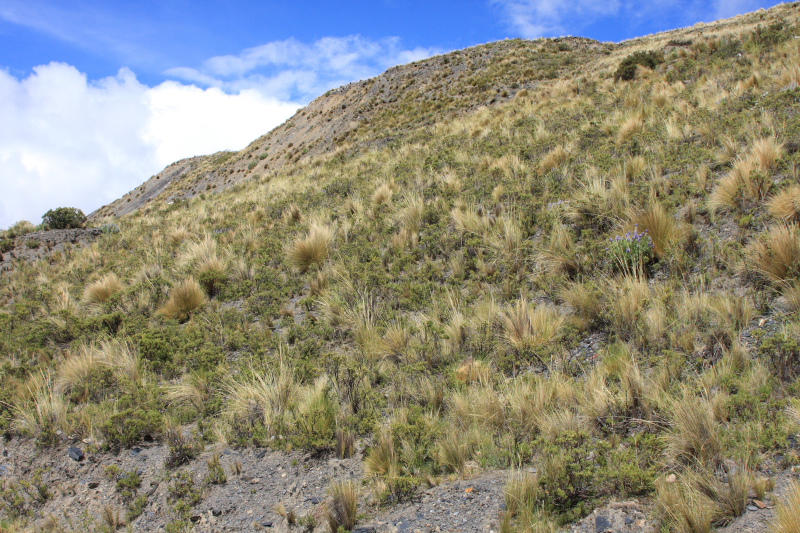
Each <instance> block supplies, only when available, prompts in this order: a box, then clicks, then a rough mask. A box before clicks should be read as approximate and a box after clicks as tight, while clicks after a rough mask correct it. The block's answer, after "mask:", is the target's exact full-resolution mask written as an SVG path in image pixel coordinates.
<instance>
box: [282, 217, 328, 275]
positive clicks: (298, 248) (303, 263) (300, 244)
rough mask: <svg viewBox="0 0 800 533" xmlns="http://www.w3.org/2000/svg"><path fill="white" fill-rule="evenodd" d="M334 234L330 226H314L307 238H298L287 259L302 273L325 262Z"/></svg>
mask: <svg viewBox="0 0 800 533" xmlns="http://www.w3.org/2000/svg"><path fill="white" fill-rule="evenodd" d="M333 237H334V232H333V230H332V229H331V228H330V227H329V226H323V225H320V224H312V226H311V228H310V229H309V230H308V234H307V235H306V236H305V237H301V238H298V239H297V240H295V241H294V243H293V244H292V245H291V247H290V248H289V251H288V254H287V259H288V261H289V263H290V264H291V265H292V266H294V267H295V268H297V269H298V270H299V271H300V272H306V271H308V269H309V268H311V267H312V266H313V265H317V264H320V263H322V262H323V261H325V259H327V257H328V253H329V251H330V246H331V244H332V243H333Z"/></svg>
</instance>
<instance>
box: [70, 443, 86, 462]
mask: <svg viewBox="0 0 800 533" xmlns="http://www.w3.org/2000/svg"><path fill="white" fill-rule="evenodd" d="M67 455H69V458H70V459H72V460H73V461H79V462H80V461H83V458H84V457H85V455H84V454H83V450H81V449H80V448H77V447H75V446H70V447H69V449H68V450H67Z"/></svg>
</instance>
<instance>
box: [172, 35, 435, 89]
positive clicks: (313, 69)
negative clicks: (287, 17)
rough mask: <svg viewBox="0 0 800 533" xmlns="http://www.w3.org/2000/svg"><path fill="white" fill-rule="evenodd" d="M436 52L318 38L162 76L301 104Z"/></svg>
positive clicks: (394, 41) (391, 41)
mask: <svg viewBox="0 0 800 533" xmlns="http://www.w3.org/2000/svg"><path fill="white" fill-rule="evenodd" d="M437 53H441V50H438V49H433V48H421V47H417V48H413V49H404V48H403V47H402V45H401V42H400V39H398V38H396V37H389V38H386V39H381V40H377V41H375V40H371V39H366V38H363V37H361V36H359V35H350V36H346V37H324V38H322V39H319V40H317V41H315V42H313V43H310V44H309V43H303V42H300V41H298V40H296V39H286V40H284V41H273V42H270V43H266V44H262V45H260V46H256V47H253V48H248V49H245V50H242V51H241V52H240V53H239V54H237V55H224V56H216V57H212V58H210V59H208V60H207V61H205V62H204V63H203V65H202V66H201V67H199V68H192V67H177V68H172V69H170V70H168V71H167V72H166V74H167V75H170V76H173V77H176V78H178V79H181V80H185V81H191V82H195V83H200V84H203V85H206V86H209V87H221V88H223V89H225V90H227V91H231V90H233V91H236V90H242V89H256V90H259V91H261V92H262V93H264V94H269V95H272V96H275V97H278V98H281V99H292V100H296V101H302V102H307V101H309V100H310V99H311V98H313V97H315V96H318V95H320V94H322V93H324V92H325V91H327V90H328V89H331V88H333V87H337V86H339V85H342V84H344V83H348V82H351V81H355V80H360V79H365V78H369V77H372V76H376V75H378V74H380V73H381V72H383V71H384V70H386V69H387V68H389V67H392V66H395V65H398V64H403V63H410V62H412V61H417V60H420V59H424V58H426V57H430V56H432V55H434V54H437Z"/></svg>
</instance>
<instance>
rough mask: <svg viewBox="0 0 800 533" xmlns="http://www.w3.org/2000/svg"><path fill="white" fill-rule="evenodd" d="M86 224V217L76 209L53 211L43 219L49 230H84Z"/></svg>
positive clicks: (65, 208) (64, 208) (66, 208)
mask: <svg viewBox="0 0 800 533" xmlns="http://www.w3.org/2000/svg"><path fill="white" fill-rule="evenodd" d="M85 223H86V215H84V214H83V211H81V210H80V209H77V208H75V207H59V208H57V209H51V210H50V211H48V212H47V213H45V214H44V216H43V217H42V224H44V225H45V226H46V227H47V228H48V229H70V228H82V227H83V225H84V224H85Z"/></svg>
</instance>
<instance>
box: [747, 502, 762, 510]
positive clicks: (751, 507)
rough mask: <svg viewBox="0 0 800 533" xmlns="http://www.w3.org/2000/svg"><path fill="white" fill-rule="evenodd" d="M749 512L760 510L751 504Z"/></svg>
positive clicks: (748, 506)
mask: <svg viewBox="0 0 800 533" xmlns="http://www.w3.org/2000/svg"><path fill="white" fill-rule="evenodd" d="M747 510H748V511H758V510H759V509H758V507H756V506H755V505H753V504H752V503H750V504H748V505H747Z"/></svg>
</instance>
